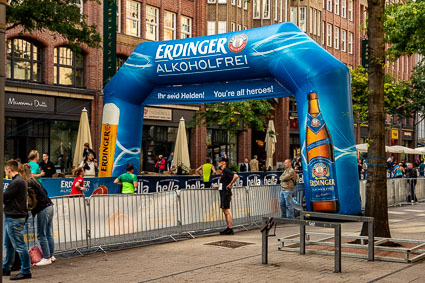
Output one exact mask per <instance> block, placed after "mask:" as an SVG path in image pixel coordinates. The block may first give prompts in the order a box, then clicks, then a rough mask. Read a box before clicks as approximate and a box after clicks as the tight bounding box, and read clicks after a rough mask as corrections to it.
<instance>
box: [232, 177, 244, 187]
mask: <svg viewBox="0 0 425 283" xmlns="http://www.w3.org/2000/svg"><path fill="white" fill-rule="evenodd" d="M242 186H243V181H242V179H241V178H238V179H237V180H236V181H235V182H234V183H233V187H242Z"/></svg>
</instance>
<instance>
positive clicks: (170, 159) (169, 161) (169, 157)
mask: <svg viewBox="0 0 425 283" xmlns="http://www.w3.org/2000/svg"><path fill="white" fill-rule="evenodd" d="M173 158H174V152H172V153H170V156H168V159H167V164H168V171H171V164H172V163H173Z"/></svg>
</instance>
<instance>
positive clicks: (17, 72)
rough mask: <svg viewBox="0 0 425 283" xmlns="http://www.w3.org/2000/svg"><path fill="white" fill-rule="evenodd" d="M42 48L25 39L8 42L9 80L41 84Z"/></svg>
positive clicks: (7, 70)
mask: <svg viewBox="0 0 425 283" xmlns="http://www.w3.org/2000/svg"><path fill="white" fill-rule="evenodd" d="M41 58H42V56H41V48H40V47H38V46H37V45H35V44H34V43H32V42H30V41H27V40H25V39H20V38H13V39H10V40H8V41H7V67H6V73H7V78H8V79H16V80H26V81H32V82H41V64H42V62H41Z"/></svg>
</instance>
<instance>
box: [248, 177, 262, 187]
mask: <svg viewBox="0 0 425 283" xmlns="http://www.w3.org/2000/svg"><path fill="white" fill-rule="evenodd" d="M246 183H247V185H248V186H261V180H260V178H258V176H254V178H249V177H248V178H247V179H246Z"/></svg>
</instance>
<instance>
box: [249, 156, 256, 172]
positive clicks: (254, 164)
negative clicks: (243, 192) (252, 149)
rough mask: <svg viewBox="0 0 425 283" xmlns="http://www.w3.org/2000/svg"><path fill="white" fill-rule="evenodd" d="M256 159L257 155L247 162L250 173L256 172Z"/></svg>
mask: <svg viewBox="0 0 425 283" xmlns="http://www.w3.org/2000/svg"><path fill="white" fill-rule="evenodd" d="M257 159H258V157H257V155H254V157H253V158H252V159H251V161H250V162H249V166H250V167H251V171H252V172H258V160H257Z"/></svg>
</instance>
